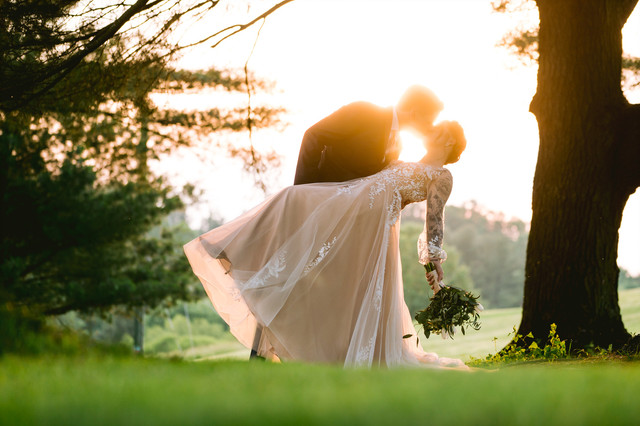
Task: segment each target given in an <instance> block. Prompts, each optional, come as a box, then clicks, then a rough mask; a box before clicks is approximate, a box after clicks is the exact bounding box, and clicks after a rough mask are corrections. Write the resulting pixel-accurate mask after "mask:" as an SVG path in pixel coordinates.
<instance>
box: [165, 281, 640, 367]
mask: <svg viewBox="0 0 640 426" xmlns="http://www.w3.org/2000/svg"><path fill="white" fill-rule="evenodd" d="M619 297H620V308H621V311H622V319H623V321H624V323H625V326H626V328H627V330H628V331H629V332H630V333H632V334H640V288H636V289H632V290H625V291H621V292H620V295H619ZM520 316H521V309H520V308H509V309H488V310H486V311H484V312H483V313H482V315H481V318H480V320H481V322H482V327H481V328H480V330H478V331H475V330H469V331H468V332H467V334H466V335H465V336H463V335H462V334H460V333H458V334H456V336H454V339H453V340H451V339H447V340H443V339H442V338H440V336H431V337H430V338H429V339H426V338H425V337H424V334H423V333H422V330H421V329H420V330H418V333H419V336H420V342H421V344H422V346H423V348H424V349H425V350H426V351H427V352H436V353H437V354H438V355H440V356H444V357H450V358H460V359H462V360H464V361H468V360H470V359H471V357H473V358H484V357H485V356H486V355H488V354H494V353H496V352H497V351H499V350H500V349H502V348H503V347H504V346H505V345H506V344H507V343H509V341H510V339H511V336H510V335H509V333H511V332H512V331H513V327H516V328H517V327H518V325H519V324H520ZM560 337H561V338H562V336H560ZM167 355H168V356H181V357H184V358H185V359H189V360H214V359H221V358H235V359H246V358H247V357H248V356H249V351H248V350H247V349H245V348H244V347H243V346H242V345H240V344H239V343H238V342H237V341H235V340H234V339H233V338H232V339H231V340H229V341H226V342H224V343H220V344H216V345H209V346H201V347H194V348H192V349H185V350H184V351H182V352H180V351H173V352H170V353H168V354H167Z"/></svg>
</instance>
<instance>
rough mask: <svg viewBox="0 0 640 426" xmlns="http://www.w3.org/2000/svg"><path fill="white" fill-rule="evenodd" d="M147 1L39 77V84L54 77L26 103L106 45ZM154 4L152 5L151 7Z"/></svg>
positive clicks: (138, 3) (102, 30)
mask: <svg viewBox="0 0 640 426" xmlns="http://www.w3.org/2000/svg"><path fill="white" fill-rule="evenodd" d="M148 2H149V0H138V1H136V2H135V4H133V5H132V6H131V7H130V8H129V9H127V10H126V11H125V12H124V13H123V14H122V15H120V17H119V18H118V19H116V20H115V21H113V22H112V23H110V24H108V25H107V26H105V27H104V28H102V29H101V30H100V31H98V32H97V34H96V36H95V37H94V38H93V39H91V41H90V42H88V43H87V44H86V45H85V46H84V48H83V49H82V50H80V51H79V52H77V53H75V54H74V55H72V56H71V57H69V58H67V59H65V60H64V61H62V63H60V64H58V65H57V66H54V67H52V69H50V70H48V71H47V72H46V73H45V74H44V75H43V76H41V77H40V78H39V79H38V80H39V82H42V81H45V80H46V79H48V78H50V77H53V76H55V75H56V74H58V75H57V76H56V78H54V80H53V81H51V82H50V83H48V84H47V85H45V86H44V87H43V88H42V89H40V90H39V91H36V92H35V93H33V94H32V95H31V96H30V97H28V98H27V102H29V101H30V100H31V99H33V98H35V97H37V96H39V95H41V94H42V93H44V92H46V91H48V90H51V88H53V87H54V86H55V85H56V84H58V83H59V82H60V80H62V79H63V78H64V77H65V76H67V75H68V74H69V73H70V72H71V71H72V70H73V69H74V68H75V67H76V66H77V65H78V64H79V63H80V62H81V61H82V60H83V59H84V58H86V57H87V55H89V54H90V53H92V52H95V50H96V49H98V48H99V47H100V46H102V45H103V44H104V43H106V42H107V41H108V40H109V39H110V38H111V37H113V36H114V35H115V34H116V33H117V32H118V30H119V29H120V28H122V26H123V25H124V24H125V23H127V22H128V21H129V20H130V19H131V18H133V16H135V15H136V14H138V13H140V12H142V11H143V10H145V9H147V8H148V7H149V5H148V4H147V3H148ZM153 4H155V3H152V5H153Z"/></svg>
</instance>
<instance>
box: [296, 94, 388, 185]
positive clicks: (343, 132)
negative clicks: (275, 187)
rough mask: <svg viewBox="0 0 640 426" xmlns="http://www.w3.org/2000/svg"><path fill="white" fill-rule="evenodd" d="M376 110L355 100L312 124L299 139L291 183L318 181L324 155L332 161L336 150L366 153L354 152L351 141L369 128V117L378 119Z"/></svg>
mask: <svg viewBox="0 0 640 426" xmlns="http://www.w3.org/2000/svg"><path fill="white" fill-rule="evenodd" d="M379 111H380V109H379V107H376V106H375V105H373V104H370V103H367V102H354V103H351V104H348V105H345V106H343V107H342V108H340V109H339V110H337V111H336V112H334V113H333V114H331V115H329V116H327V117H325V118H323V119H322V120H320V121H319V122H317V123H316V124H314V125H313V126H311V127H310V128H309V129H308V130H307V131H306V132H305V134H304V138H303V139H302V145H301V146H300V154H299V156H298V165H297V168H296V177H295V181H294V184H301V183H310V182H317V181H318V179H319V177H321V170H320V169H321V168H322V163H323V160H324V159H325V158H324V157H331V158H332V159H333V160H335V159H336V156H338V155H339V154H338V153H337V151H340V152H342V153H345V152H346V153H349V154H352V155H356V156H358V157H361V156H363V155H367V154H368V153H367V152H365V153H363V152H356V151H354V149H355V148H356V146H354V141H355V140H357V138H358V136H360V133H361V132H363V131H366V130H368V129H369V128H371V126H372V120H378V119H380V112H379ZM370 142H373V141H370Z"/></svg>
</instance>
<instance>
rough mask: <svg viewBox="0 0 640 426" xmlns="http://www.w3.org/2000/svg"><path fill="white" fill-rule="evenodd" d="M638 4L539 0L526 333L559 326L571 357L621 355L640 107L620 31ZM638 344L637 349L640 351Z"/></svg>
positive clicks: (639, 172) (638, 179) (639, 176)
mask: <svg viewBox="0 0 640 426" xmlns="http://www.w3.org/2000/svg"><path fill="white" fill-rule="evenodd" d="M637 1H638V0H537V1H536V4H537V7H538V11H539V16H540V26H539V33H538V36H537V41H538V55H539V56H538V63H539V69H538V88H537V92H536V94H535V96H534V98H533V100H532V102H531V105H530V110H531V112H532V113H533V114H534V115H535V117H536V119H537V121H538V129H539V135H540V146H539V152H538V160H537V166H536V171H535V178H534V184H533V200H532V208H533V216H532V220H531V231H530V234H529V241H528V246H527V260H526V266H525V289H524V302H523V317H522V322H521V324H520V328H519V333H520V334H522V335H526V334H528V333H529V332H532V333H533V335H534V336H537V337H543V336H546V335H547V334H548V331H549V326H550V324H551V323H556V324H557V326H558V334H559V335H560V336H561V337H562V338H563V339H568V340H570V341H571V342H572V347H573V348H580V347H584V346H587V345H590V344H595V345H599V346H603V347H606V346H608V345H609V344H612V345H613V346H614V347H620V346H623V345H624V344H625V343H627V342H628V341H629V339H630V337H631V336H630V334H629V333H628V332H627V330H626V329H625V327H624V324H623V322H622V319H621V315H620V308H619V305H618V293H617V283H618V274H619V269H618V266H617V263H616V260H617V249H618V229H619V227H620V223H621V220H622V212H623V210H624V207H625V203H626V201H627V199H628V198H629V196H630V195H631V194H632V193H633V192H634V191H635V190H636V188H638V186H640V167H638V160H639V159H640V105H631V104H629V102H628V101H627V99H626V98H625V97H624V95H623V92H622V89H621V73H622V62H623V52H622V34H621V30H622V28H623V26H624V24H625V22H626V21H627V19H628V17H629V15H630V14H631V12H632V11H633V9H634V8H635V6H636V3H637ZM636 344H637V342H636Z"/></svg>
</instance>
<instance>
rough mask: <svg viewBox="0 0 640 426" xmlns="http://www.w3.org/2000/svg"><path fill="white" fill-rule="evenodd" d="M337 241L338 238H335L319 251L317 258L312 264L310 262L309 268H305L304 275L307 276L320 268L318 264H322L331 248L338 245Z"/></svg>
mask: <svg viewBox="0 0 640 426" xmlns="http://www.w3.org/2000/svg"><path fill="white" fill-rule="evenodd" d="M337 239H338V237H333V239H332V240H331V241H329V242H326V243H324V244H323V245H322V247H320V250H319V251H318V254H317V255H316V257H315V258H314V259H313V260H312V261H311V262H309V263H308V264H307V266H305V267H304V272H303V273H302V274H303V275H307V274H308V273H309V271H311V270H312V269H313V268H315V267H316V266H318V263H320V262H322V260H323V259H324V258H325V257H326V256H327V254H328V253H329V250H331V247H333V245H334V244H335V243H336V241H337Z"/></svg>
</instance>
